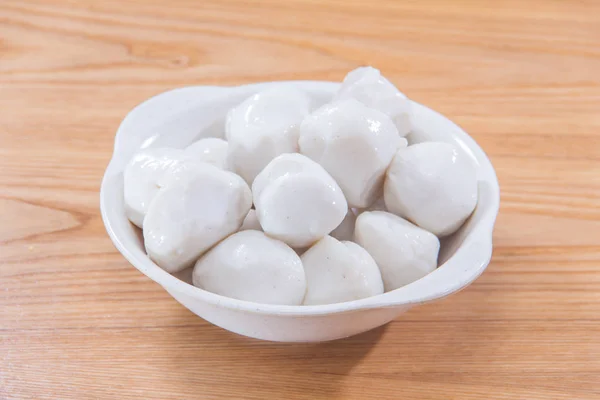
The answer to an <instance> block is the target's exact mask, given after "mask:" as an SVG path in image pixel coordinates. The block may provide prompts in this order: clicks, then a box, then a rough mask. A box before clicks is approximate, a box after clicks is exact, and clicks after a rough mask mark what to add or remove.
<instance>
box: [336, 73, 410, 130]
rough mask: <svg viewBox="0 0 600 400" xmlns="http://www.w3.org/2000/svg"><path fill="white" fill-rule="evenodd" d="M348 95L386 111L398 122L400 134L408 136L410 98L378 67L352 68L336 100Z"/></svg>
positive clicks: (371, 106)
mask: <svg viewBox="0 0 600 400" xmlns="http://www.w3.org/2000/svg"><path fill="white" fill-rule="evenodd" d="M348 98H353V99H356V100H358V101H360V102H361V103H363V104H364V105H366V106H367V107H370V108H374V109H376V110H379V111H381V112H382V113H384V114H386V115H387V116H388V117H390V119H391V120H392V121H393V122H394V124H395V125H396V128H397V129H398V133H399V134H400V136H406V135H407V134H408V133H409V132H410V131H411V128H412V125H411V106H410V100H409V99H408V98H407V97H406V96H405V95H404V94H403V93H401V92H400V91H399V90H398V89H397V88H396V87H395V86H394V85H393V84H392V83H391V82H390V81H389V80H387V79H386V78H385V77H384V76H383V75H381V72H379V70H378V69H375V68H373V67H360V68H357V69H355V70H353V71H350V72H349V73H348V75H346V77H345V78H344V82H342V86H341V87H340V89H339V91H338V92H337V93H336V95H335V96H334V100H343V99H348Z"/></svg>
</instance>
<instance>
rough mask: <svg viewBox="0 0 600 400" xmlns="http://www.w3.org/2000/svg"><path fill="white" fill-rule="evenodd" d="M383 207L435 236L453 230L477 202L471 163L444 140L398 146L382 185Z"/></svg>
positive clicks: (449, 232)
mask: <svg viewBox="0 0 600 400" xmlns="http://www.w3.org/2000/svg"><path fill="white" fill-rule="evenodd" d="M384 197H385V204H386V206H387V209H388V210H389V211H390V212H392V213H394V214H397V215H399V216H401V217H403V218H406V219H408V220H410V221H412V222H413V223H415V224H417V225H418V226H420V227H421V228H423V229H426V230H428V231H429V232H432V233H434V234H435V235H437V236H438V237H443V236H447V235H449V234H451V233H453V232H455V231H456V230H457V229H458V228H459V227H460V226H461V225H462V224H463V223H464V222H465V220H466V219H467V218H468V217H469V216H470V215H471V213H472V212H473V210H474V209H475V206H476V205H477V175H476V170H475V166H474V165H473V164H472V163H471V162H470V160H469V159H468V158H467V157H466V155H464V154H463V153H460V152H459V151H458V150H457V149H456V147H454V146H453V145H451V144H448V143H441V142H426V143H419V144H415V145H413V146H409V147H407V148H406V149H401V150H400V151H398V154H396V156H395V157H394V160H393V161H392V163H391V164H390V167H389V168H388V171H387V175H386V180H385V184H384Z"/></svg>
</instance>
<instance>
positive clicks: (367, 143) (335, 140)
mask: <svg viewBox="0 0 600 400" xmlns="http://www.w3.org/2000/svg"><path fill="white" fill-rule="evenodd" d="M298 144H299V146H300V153H302V154H304V155H306V156H307V157H309V158H311V159H312V160H314V161H316V162H317V163H319V164H320V165H321V166H323V168H325V170H326V171H327V172H329V174H331V176H332V177H333V178H334V179H335V180H336V182H337V183H338V184H339V185H340V187H341V188H342V191H343V192H344V195H345V196H346V199H347V201H348V204H349V205H350V206H351V207H357V208H365V207H368V206H369V205H371V204H372V203H373V202H374V201H375V200H376V199H377V198H378V197H379V196H381V194H382V187H383V179H384V176H385V171H386V169H387V167H388V165H389V163H390V162H391V161H392V158H393V157H394V154H396V152H397V150H398V149H399V148H401V147H405V146H406V140H405V139H404V138H401V137H400V136H399V135H398V130H397V129H396V127H395V126H394V124H393V123H392V121H391V120H390V118H389V117H388V116H387V115H385V114H383V113H381V112H380V111H377V110H374V109H371V108H369V107H367V106H365V105H364V104H362V103H360V102H358V101H357V100H354V99H347V100H343V101H338V102H334V103H331V104H327V105H325V106H323V107H321V108H320V109H318V110H316V111H315V112H313V113H312V114H311V115H309V116H308V117H306V118H305V119H304V121H303V122H302V125H301V126H300V139H299V142H298Z"/></svg>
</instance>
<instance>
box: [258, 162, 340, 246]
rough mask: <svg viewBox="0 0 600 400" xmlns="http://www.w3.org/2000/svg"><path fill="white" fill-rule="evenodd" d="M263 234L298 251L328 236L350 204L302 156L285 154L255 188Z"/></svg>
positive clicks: (320, 170) (263, 173) (329, 179)
mask: <svg viewBox="0 0 600 400" xmlns="http://www.w3.org/2000/svg"><path fill="white" fill-rule="evenodd" d="M252 195H253V198H254V205H255V207H256V214H257V216H258V220H259V221H260V225H261V227H262V228H263V230H264V232H265V233H267V234H268V235H269V236H272V237H274V238H276V239H279V240H282V241H283V242H285V243H287V244H288V245H290V246H292V247H295V248H302V247H307V246H310V245H311V244H313V243H314V242H316V241H317V240H319V239H321V238H322V237H323V236H325V235H327V234H329V233H330V232H331V231H332V230H334V229H335V228H336V227H337V226H338V225H339V224H340V223H341V222H342V220H343V219H344V217H345V215H346V212H347V211H348V204H347V203H346V199H345V198H344V195H343V193H342V190H341V189H340V187H339V186H338V184H337V183H336V182H335V180H333V178H332V177H331V176H330V175H329V174H328V173H327V172H326V171H325V170H324V169H323V168H322V167H321V166H320V165H318V164H317V163H315V162H314V161H312V160H311V159H309V158H307V157H305V156H303V155H301V154H282V155H280V156H278V157H276V158H275V159H274V160H273V161H271V162H270V163H269V165H267V166H266V167H265V169H263V170H262V171H261V173H260V174H259V175H258V176H257V177H256V179H255V180H254V184H253V185H252Z"/></svg>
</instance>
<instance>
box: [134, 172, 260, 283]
mask: <svg viewBox="0 0 600 400" xmlns="http://www.w3.org/2000/svg"><path fill="white" fill-rule="evenodd" d="M182 175H184V176H180V177H179V179H177V180H176V181H173V182H171V183H170V184H169V185H168V186H167V187H166V188H164V189H162V190H160V191H159V192H158V194H157V195H156V196H155V197H154V200H152V203H151V204H150V207H149V208H148V213H147V214H146V218H145V219H144V225H143V230H144V243H145V246H146V252H147V253H148V255H149V256H150V258H151V259H152V260H153V261H154V262H156V264H157V265H158V266H160V267H161V268H163V269H164V270H166V271H167V272H177V271H181V270H183V269H185V268H186V267H188V266H190V265H191V264H192V263H193V262H194V261H196V260H197V259H198V257H200V255H202V253H204V252H205V251H206V250H208V249H209V248H210V247H212V246H213V245H214V244H216V243H218V242H219V241H220V240H222V239H223V238H225V237H227V236H228V235H230V234H232V233H233V232H235V231H237V230H238V229H239V228H240V226H241V225H242V222H243V220H244V218H245V217H246V215H247V214H248V211H249V210H250V207H251V206H252V193H251V192H250V188H249V187H248V185H247V184H246V182H244V180H243V179H242V178H240V177H239V176H237V175H235V174H233V173H231V172H227V171H223V170H221V169H218V168H217V167H214V166H212V165H209V164H205V163H202V164H199V165H197V166H196V167H195V168H190V169H187V170H185V173H184V174H182Z"/></svg>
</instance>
